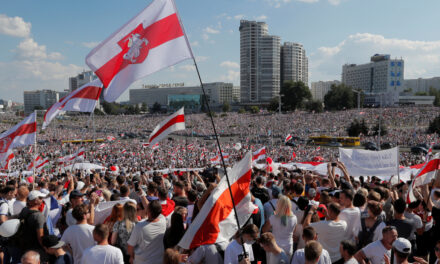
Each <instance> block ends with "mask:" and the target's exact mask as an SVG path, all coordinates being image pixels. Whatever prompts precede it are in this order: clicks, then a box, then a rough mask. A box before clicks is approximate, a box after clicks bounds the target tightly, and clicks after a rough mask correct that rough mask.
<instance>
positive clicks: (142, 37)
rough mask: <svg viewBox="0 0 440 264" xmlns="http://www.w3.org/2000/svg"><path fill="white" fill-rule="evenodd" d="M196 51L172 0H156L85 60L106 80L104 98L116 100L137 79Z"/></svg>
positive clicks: (188, 56)
mask: <svg viewBox="0 0 440 264" xmlns="http://www.w3.org/2000/svg"><path fill="white" fill-rule="evenodd" d="M190 58H193V54H192V51H191V48H190V45H189V42H188V39H187V38H186V36H185V32H184V31H183V26H182V25H181V23H180V20H179V16H178V14H177V9H176V6H175V4H174V1H173V0H154V1H153V2H152V3H151V4H150V5H148V6H147V7H146V8H145V9H144V10H143V11H142V12H140V13H139V14H138V15H137V16H135V17H134V18H133V19H131V20H130V21H128V23H127V24H125V25H124V26H122V27H121V28H120V29H118V30H117V31H116V32H115V33H113V34H112V35H111V36H110V37H108V38H107V39H106V40H104V41H103V42H101V44H99V45H98V46H97V47H96V48H94V49H93V50H92V51H91V52H90V53H89V54H88V55H87V58H86V64H87V65H88V66H89V67H90V68H91V69H92V70H93V71H94V72H95V73H96V75H98V77H99V79H101V81H102V83H103V84H104V87H105V89H104V99H105V100H106V101H109V102H113V101H115V100H116V99H117V98H118V97H119V96H120V95H121V94H122V93H123V92H124V91H125V90H126V89H127V88H128V87H129V86H130V84H131V83H133V82H134V81H136V80H138V79H141V78H143V77H145V76H147V75H150V74H152V73H154V72H157V71H159V70H162V69H164V68H167V67H170V66H172V65H174V64H176V63H179V62H181V61H183V60H186V59H190Z"/></svg>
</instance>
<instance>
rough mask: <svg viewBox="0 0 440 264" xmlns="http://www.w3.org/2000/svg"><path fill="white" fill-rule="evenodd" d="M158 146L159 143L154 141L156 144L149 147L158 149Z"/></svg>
mask: <svg viewBox="0 0 440 264" xmlns="http://www.w3.org/2000/svg"><path fill="white" fill-rule="evenodd" d="M158 148H159V143H156V144H154V145H152V146H151V149H152V150H156V149H158Z"/></svg>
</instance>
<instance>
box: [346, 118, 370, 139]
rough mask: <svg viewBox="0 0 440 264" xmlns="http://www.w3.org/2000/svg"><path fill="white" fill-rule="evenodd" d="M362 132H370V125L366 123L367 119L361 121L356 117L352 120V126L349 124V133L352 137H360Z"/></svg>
mask: <svg viewBox="0 0 440 264" xmlns="http://www.w3.org/2000/svg"><path fill="white" fill-rule="evenodd" d="M361 133H362V134H364V135H367V134H368V127H367V125H366V124H365V120H364V119H362V121H359V120H357V119H355V120H354V121H353V122H351V124H350V126H348V128H347V134H348V136H350V137H358V136H359V135H360V134H361Z"/></svg>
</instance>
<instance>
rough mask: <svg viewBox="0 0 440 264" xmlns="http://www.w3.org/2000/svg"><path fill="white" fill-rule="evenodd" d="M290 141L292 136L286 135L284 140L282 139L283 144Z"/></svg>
mask: <svg viewBox="0 0 440 264" xmlns="http://www.w3.org/2000/svg"><path fill="white" fill-rule="evenodd" d="M291 139H292V135H290V134H288V135H287V136H286V138H285V139H284V143H287V142H289V141H290V140H291Z"/></svg>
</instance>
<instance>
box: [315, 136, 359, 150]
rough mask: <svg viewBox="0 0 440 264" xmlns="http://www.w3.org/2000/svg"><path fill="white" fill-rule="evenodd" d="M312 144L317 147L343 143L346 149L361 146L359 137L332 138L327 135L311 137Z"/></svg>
mask: <svg viewBox="0 0 440 264" xmlns="http://www.w3.org/2000/svg"><path fill="white" fill-rule="evenodd" d="M309 140H310V142H311V143H313V144H315V145H323V146H326V145H331V144H332V143H336V142H337V143H341V145H342V146H344V147H356V146H360V145H361V141H360V138H359V137H331V136H326V135H321V136H313V137H309Z"/></svg>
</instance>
